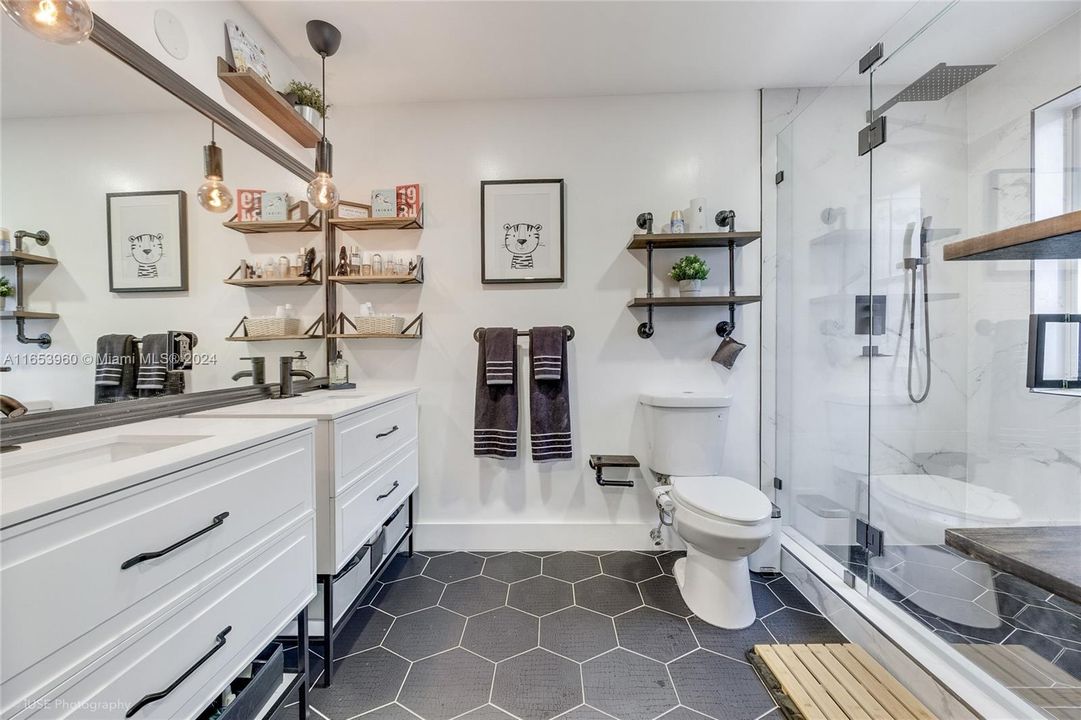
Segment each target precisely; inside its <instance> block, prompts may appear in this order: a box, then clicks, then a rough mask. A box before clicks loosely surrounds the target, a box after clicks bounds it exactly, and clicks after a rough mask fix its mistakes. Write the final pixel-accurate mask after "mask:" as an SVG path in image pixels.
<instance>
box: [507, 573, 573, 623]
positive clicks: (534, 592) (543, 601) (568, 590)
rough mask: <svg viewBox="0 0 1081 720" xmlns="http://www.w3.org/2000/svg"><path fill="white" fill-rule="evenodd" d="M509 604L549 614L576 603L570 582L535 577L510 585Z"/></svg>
mask: <svg viewBox="0 0 1081 720" xmlns="http://www.w3.org/2000/svg"><path fill="white" fill-rule="evenodd" d="M507 604H508V605H510V606H511V607H513V608H518V609H519V610H525V611H526V612H527V613H530V614H532V615H547V614H548V613H550V612H555V611H556V610H562V609H563V608H565V607H570V606H571V605H573V604H574V589H573V586H572V585H571V584H570V583H565V582H563V581H562V580H556V579H554V578H550V577H535V578H530V579H528V580H523V581H521V582H516V583H514V584H513V585H511V586H510V595H509V597H508V598H507Z"/></svg>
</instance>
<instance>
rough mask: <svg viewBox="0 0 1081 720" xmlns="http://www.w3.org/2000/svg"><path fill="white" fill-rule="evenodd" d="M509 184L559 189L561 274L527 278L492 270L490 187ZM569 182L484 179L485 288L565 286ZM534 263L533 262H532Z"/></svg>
mask: <svg viewBox="0 0 1081 720" xmlns="http://www.w3.org/2000/svg"><path fill="white" fill-rule="evenodd" d="M506 185H555V186H557V188H558V193H557V195H556V197H557V200H558V203H559V224H558V225H559V263H558V264H559V272H558V274H551V273H547V274H541V275H530V276H527V277H513V276H512V277H506V276H502V277H501V276H496V275H495V274H494V269H493V268H491V267H489V264H488V262H487V260H486V256H487V250H488V240H489V238H488V236H487V233H486V231H485V226H486V225H487V224H488V213H489V212H490V211H491V210H492V205H491V203H489V202H488V198H487V194H488V188H490V187H498V186H506ZM565 195H566V183H565V182H564V180H563V178H544V179H536V180H529V179H519V180H482V181H481V183H480V281H481V283H482V284H484V285H507V284H523V283H562V282H565V280H566V267H567V226H566V208H565ZM530 262H532V259H530Z"/></svg>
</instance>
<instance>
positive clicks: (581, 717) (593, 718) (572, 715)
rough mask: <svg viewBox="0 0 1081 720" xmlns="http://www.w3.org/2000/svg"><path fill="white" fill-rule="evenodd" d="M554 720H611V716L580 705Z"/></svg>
mask: <svg viewBox="0 0 1081 720" xmlns="http://www.w3.org/2000/svg"><path fill="white" fill-rule="evenodd" d="M556 720H612V716H611V715H605V714H604V713H602V712H601V711H600V710H595V709H594V708H591V707H590V706H588V705H582V706H581V707H577V708H575V709H573V710H571V711H570V712H569V713H567V714H565V715H560V716H559V717H558V718H556Z"/></svg>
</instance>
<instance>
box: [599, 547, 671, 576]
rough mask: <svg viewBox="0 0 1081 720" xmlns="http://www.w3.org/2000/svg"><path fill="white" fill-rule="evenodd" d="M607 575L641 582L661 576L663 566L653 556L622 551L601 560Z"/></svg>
mask: <svg viewBox="0 0 1081 720" xmlns="http://www.w3.org/2000/svg"><path fill="white" fill-rule="evenodd" d="M601 568H603V569H604V574H605V575H611V576H613V577H617V578H622V579H623V580H630V581H631V582H640V581H642V580H648V579H649V578H651V577H656V576H658V575H660V574H661V566H660V564H659V563H658V562H657V558H656V557H654V556H652V555H642V554H641V553H636V552H631V551H630V550H621V551H620V552H614V553H612V554H611V555H605V556H604V557H602V558H601Z"/></svg>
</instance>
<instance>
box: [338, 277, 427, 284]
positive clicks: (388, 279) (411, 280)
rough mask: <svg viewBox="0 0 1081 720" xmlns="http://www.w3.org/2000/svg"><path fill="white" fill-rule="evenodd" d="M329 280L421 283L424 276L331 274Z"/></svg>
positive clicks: (352, 282) (348, 282)
mask: <svg viewBox="0 0 1081 720" xmlns="http://www.w3.org/2000/svg"><path fill="white" fill-rule="evenodd" d="M329 279H330V281H331V282H335V283H338V284H339V285H422V284H424V278H423V277H418V276H416V275H331V276H330V278H329Z"/></svg>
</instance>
